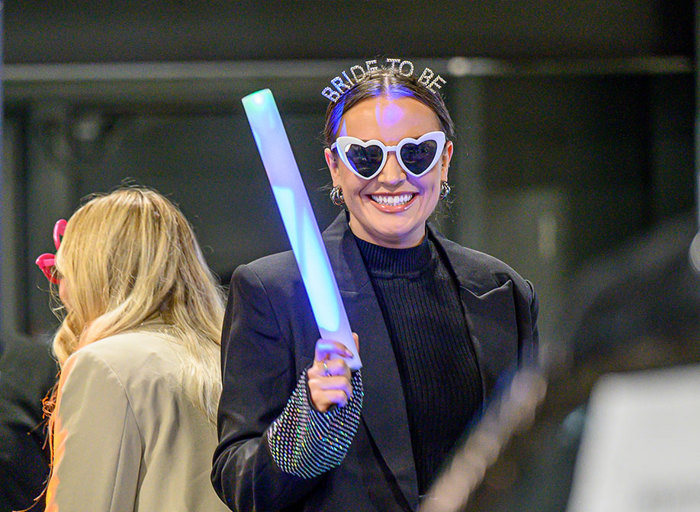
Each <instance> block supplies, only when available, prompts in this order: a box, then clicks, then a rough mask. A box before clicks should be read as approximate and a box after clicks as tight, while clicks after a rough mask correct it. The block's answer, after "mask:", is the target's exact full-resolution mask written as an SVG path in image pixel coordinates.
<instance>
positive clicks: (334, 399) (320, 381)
mask: <svg viewBox="0 0 700 512" xmlns="http://www.w3.org/2000/svg"><path fill="white" fill-rule="evenodd" d="M352 337H353V338H354V339H355V345H356V346H357V347H358V350H359V340H358V337H357V334H355V333H353V334H352ZM315 352H316V353H315V355H314V364H313V365H312V366H311V368H309V369H308V371H307V373H306V375H307V382H308V384H309V391H310V392H311V403H312V404H313V406H314V407H315V408H316V409H317V410H318V411H321V412H326V411H328V409H330V408H331V407H332V406H333V405H337V406H338V407H343V406H345V404H347V403H348V400H350V399H351V398H352V384H351V378H352V377H351V374H350V368H349V367H348V365H347V363H346V361H345V359H344V358H349V357H352V354H351V353H350V351H349V350H348V349H346V348H345V345H343V344H342V343H340V342H337V341H331V340H324V339H320V340H318V341H317V342H316V351H315Z"/></svg>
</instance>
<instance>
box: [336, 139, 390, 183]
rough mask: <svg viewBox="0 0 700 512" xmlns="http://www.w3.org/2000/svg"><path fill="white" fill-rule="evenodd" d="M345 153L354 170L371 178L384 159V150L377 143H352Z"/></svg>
mask: <svg viewBox="0 0 700 512" xmlns="http://www.w3.org/2000/svg"><path fill="white" fill-rule="evenodd" d="M345 154H346V156H347V157H348V161H349V162H350V164H351V165H352V167H353V170H354V171H355V172H356V173H357V174H359V175H360V176H363V177H365V178H369V177H370V176H372V175H373V174H374V173H375V172H377V169H379V166H380V165H382V160H384V152H383V151H382V148H380V147H379V146H377V145H376V144H371V145H369V146H361V145H359V144H350V145H349V146H348V147H347V150H346V152H345Z"/></svg>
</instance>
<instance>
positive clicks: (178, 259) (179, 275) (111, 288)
mask: <svg viewBox="0 0 700 512" xmlns="http://www.w3.org/2000/svg"><path fill="white" fill-rule="evenodd" d="M56 270H57V272H58V275H59V276H60V279H61V280H62V283H63V285H64V286H65V290H66V294H64V295H67V302H68V304H67V307H66V315H65V318H64V319H63V322H62V323H61V326H60V327H59V329H58V331H57V332H56V335H55V337H54V342H53V348H54V352H55V353H56V356H57V357H58V360H59V362H60V363H61V364H62V363H63V362H64V361H65V360H66V359H67V358H68V357H69V356H70V355H71V354H73V353H74V352H75V351H76V350H78V349H79V348H80V347H83V346H85V345H87V344H89V343H93V342H95V341H98V340H101V339H104V338H106V337H108V336H112V335H115V334H119V333H122V332H125V331H129V330H134V329H139V328H143V326H144V324H147V325H148V326H151V327H150V328H153V326H156V328H161V329H162V330H163V331H164V332H167V333H169V334H172V336H170V337H171V338H172V339H173V340H174V341H175V342H176V343H178V344H179V345H182V346H183V347H184V349H185V350H183V351H182V352H183V354H184V355H183V356H182V357H183V362H184V363H185V372H184V375H183V386H184V391H185V393H186V394H187V395H188V396H189V397H190V398H191V399H192V400H193V402H194V403H195V405H197V406H199V407H200V408H201V409H202V410H203V411H204V412H205V413H206V415H207V417H208V418H209V419H210V420H211V421H212V422H215V421H216V407H217V404H218V399H219V396H220V394H221V376H220V358H219V353H220V343H221V341H220V336H221V325H222V319H223V310H224V299H223V294H222V291H221V289H220V287H219V286H218V285H217V284H216V280H215V279H214V277H213V275H212V273H211V272H210V270H209V268H208V267H207V265H206V262H205V261H204V257H203V256H202V252H201V250H200V248H199V245H198V244H197V240H196V239H195V236H194V232H193V230H192V227H191V226H190V224H189V223H188V222H187V220H186V219H185V217H184V215H183V214H182V213H181V212H180V210H178V208H177V207H175V206H174V205H173V204H172V203H171V202H170V201H169V200H168V199H166V198H165V197H163V196H162V195H160V194H158V193H157V192H155V191H153V190H149V189H145V188H133V187H130V188H122V189H119V190H116V191H115V192H112V193H110V194H107V195H103V196H97V197H94V198H93V199H91V200H90V201H89V202H87V203H86V204H85V205H83V206H82V207H81V208H80V209H78V210H77V211H76V212H75V213H74V214H73V216H72V217H71V218H70V220H69V221H68V225H67V226H66V231H65V234H64V238H63V241H62V243H61V247H60V249H59V250H58V253H57V254H56ZM64 298H66V297H64Z"/></svg>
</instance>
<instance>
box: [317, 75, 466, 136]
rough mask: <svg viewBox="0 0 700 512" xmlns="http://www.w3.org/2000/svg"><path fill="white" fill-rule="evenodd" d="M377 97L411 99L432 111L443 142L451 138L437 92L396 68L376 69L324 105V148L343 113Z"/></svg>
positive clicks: (449, 123) (447, 116) (450, 127)
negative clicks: (443, 134) (436, 119)
mask: <svg viewBox="0 0 700 512" xmlns="http://www.w3.org/2000/svg"><path fill="white" fill-rule="evenodd" d="M378 96H398V97H401V96H407V97H411V98H415V99H416V100H418V101H420V102H421V103H423V104H424V105H426V106H427V107H429V108H430V109H431V110H432V111H433V112H435V115H436V116H437V117H438V120H439V121H440V125H441V127H442V131H444V132H445V136H446V137H447V139H448V140H452V139H453V138H454V123H453V122H452V118H451V117H450V113H449V112H448V111H447V107H446V106H445V102H444V100H443V99H442V96H441V95H440V94H439V93H435V92H433V91H431V90H430V89H428V87H427V86H425V85H423V84H421V83H419V82H418V79H417V78H416V77H414V76H412V75H411V76H406V75H402V74H400V73H399V71H398V70H396V69H394V70H392V69H389V68H380V69H378V70H377V71H372V72H371V73H368V74H367V75H366V76H365V78H364V79H363V80H361V81H360V82H358V83H356V84H355V85H353V86H352V87H351V88H350V89H348V90H347V91H345V92H344V93H343V94H342V95H341V96H340V98H338V99H337V100H336V101H335V102H332V103H330V104H329V105H328V109H326V125H325V127H324V128H323V142H324V143H325V144H326V146H327V147H330V146H331V144H333V142H335V139H336V135H337V133H338V126H339V125H340V119H341V118H342V117H343V114H345V112H347V111H348V110H350V109H351V108H352V107H353V106H355V105H356V104H358V103H359V102H361V101H362V100H366V99H368V98H376V97H378Z"/></svg>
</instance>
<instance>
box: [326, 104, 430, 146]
mask: <svg viewBox="0 0 700 512" xmlns="http://www.w3.org/2000/svg"><path fill="white" fill-rule="evenodd" d="M440 129H441V126H440V121H439V119H438V117H437V115H436V114H435V112H433V111H432V109H431V108H430V107H428V106H427V105H425V104H424V103H421V102H420V101H418V100H417V99H415V98H411V97H407V96H403V97H393V98H392V97H386V96H379V97H376V98H368V99H366V100H362V101H361V102H359V103H358V104H356V105H354V106H353V107H351V108H350V109H349V110H348V111H347V112H345V114H343V118H342V120H341V123H340V129H339V130H338V136H341V135H350V136H352V137H357V138H360V139H363V140H369V139H378V140H381V141H382V142H385V143H396V142H398V141H399V140H401V139H403V138H405V137H414V138H415V137H418V136H420V135H423V134H424V133H427V132H432V131H436V130H440Z"/></svg>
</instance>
